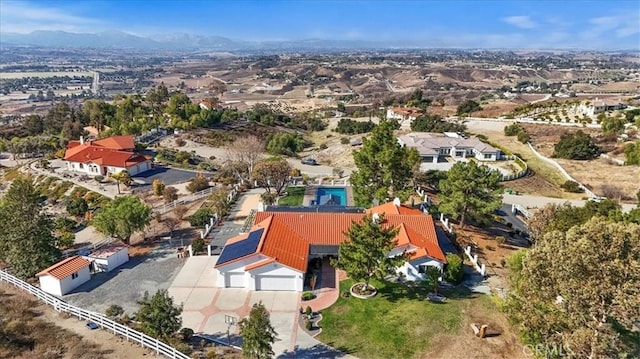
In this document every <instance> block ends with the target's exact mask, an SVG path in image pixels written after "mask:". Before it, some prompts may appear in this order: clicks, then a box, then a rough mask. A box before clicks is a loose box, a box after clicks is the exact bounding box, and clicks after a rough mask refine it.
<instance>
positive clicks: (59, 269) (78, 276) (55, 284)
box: [36, 256, 91, 295]
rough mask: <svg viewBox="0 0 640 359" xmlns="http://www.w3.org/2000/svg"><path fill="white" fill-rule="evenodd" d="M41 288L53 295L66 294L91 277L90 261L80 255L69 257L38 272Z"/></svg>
mask: <svg viewBox="0 0 640 359" xmlns="http://www.w3.org/2000/svg"><path fill="white" fill-rule="evenodd" d="M36 277H38V279H39V280H40V289H42V290H43V291H45V292H47V293H50V294H53V295H65V294H67V293H69V292H70V291H72V290H73V289H75V288H76V287H78V286H79V285H81V284H83V283H85V282H87V281H88V280H89V279H91V273H90V271H89V261H88V260H86V259H84V258H82V257H80V256H74V257H69V258H67V259H65V260H63V261H60V262H58V263H56V264H54V265H52V266H51V267H49V268H47V269H45V270H43V271H42V272H40V273H38V274H36Z"/></svg>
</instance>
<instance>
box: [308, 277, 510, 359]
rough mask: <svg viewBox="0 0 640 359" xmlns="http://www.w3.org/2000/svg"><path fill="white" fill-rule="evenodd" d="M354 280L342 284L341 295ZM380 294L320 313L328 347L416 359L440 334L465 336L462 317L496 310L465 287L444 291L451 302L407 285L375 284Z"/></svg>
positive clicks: (341, 301) (342, 300) (357, 353)
mask: <svg viewBox="0 0 640 359" xmlns="http://www.w3.org/2000/svg"><path fill="white" fill-rule="evenodd" d="M352 284H353V281H352V280H345V281H343V282H342V283H340V291H341V293H342V292H344V291H348V290H349V288H350V287H351V285H352ZM372 284H373V285H374V286H375V287H376V288H377V289H378V295H377V296H375V297H374V298H372V299H366V300H363V299H358V298H353V297H349V298H342V297H340V298H339V299H338V301H337V302H336V303H335V304H334V305H333V306H331V307H330V308H328V309H325V310H324V311H322V315H323V319H322V321H321V322H320V326H321V327H322V333H321V334H320V336H319V337H318V339H320V340H321V341H323V342H324V343H327V344H329V345H331V346H333V347H335V348H338V349H340V350H344V351H346V352H348V353H350V354H353V355H355V356H357V357H359V358H412V357H420V355H421V354H422V353H424V352H426V351H430V350H433V349H434V348H431V347H430V346H429V344H430V341H431V339H433V338H434V337H436V336H437V335H445V336H456V335H460V334H461V333H462V332H463V330H464V329H463V326H464V325H463V324H464V318H463V313H465V312H468V311H471V310H473V311H476V310H480V311H483V310H486V309H489V310H491V311H497V310H498V309H497V308H496V306H495V304H493V302H492V301H491V299H490V298H489V297H488V296H484V295H476V294H472V293H470V292H469V291H468V290H466V289H456V290H452V291H444V292H442V291H441V292H442V294H443V295H445V296H446V297H447V302H446V303H443V304H436V303H431V302H429V301H427V300H425V299H424V298H425V296H426V294H427V293H428V290H426V289H424V288H415V289H414V288H409V287H407V286H406V285H403V284H396V283H386V282H385V283H382V282H378V281H372Z"/></svg>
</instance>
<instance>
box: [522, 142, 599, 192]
mask: <svg viewBox="0 0 640 359" xmlns="http://www.w3.org/2000/svg"><path fill="white" fill-rule="evenodd" d="M528 145H529V148H530V149H531V151H532V152H533V153H534V154H535V155H536V156H538V158H540V159H541V160H543V161H545V162H547V163H549V164H551V165H553V166H554V167H556V168H557V169H558V170H559V171H560V173H562V174H563V175H564V176H565V177H566V178H567V179H568V180H569V181H573V182H576V183H577V184H578V186H580V188H582V189H584V192H585V193H586V194H587V195H588V196H589V197H597V196H596V195H595V193H593V192H591V190H590V189H588V188H587V187H585V186H584V185H583V184H582V183H580V182H578V181H576V180H575V179H574V178H573V177H571V176H570V175H569V174H568V173H567V171H565V170H564V168H562V166H560V164H559V163H558V162H556V161H554V160H552V159H551V158H547V157H545V156H543V155H542V154H540V153H539V152H538V151H536V149H535V148H533V146H531V143H528Z"/></svg>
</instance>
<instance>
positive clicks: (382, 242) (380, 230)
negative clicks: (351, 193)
mask: <svg viewBox="0 0 640 359" xmlns="http://www.w3.org/2000/svg"><path fill="white" fill-rule="evenodd" d="M397 234H398V228H392V227H388V226H385V225H384V214H382V215H380V216H379V217H378V218H377V219H375V220H374V218H373V217H372V216H365V217H364V219H363V220H362V222H354V223H353V224H352V225H351V228H349V231H348V232H347V233H346V235H347V236H348V237H349V240H347V241H344V242H342V244H340V248H338V260H337V261H336V260H332V261H331V265H332V266H334V267H337V268H340V269H343V270H344V271H345V272H347V274H348V275H349V277H351V278H352V279H354V280H356V281H364V283H365V286H364V288H365V289H366V288H369V281H370V280H371V277H374V276H377V277H378V278H382V277H384V276H385V275H388V274H390V273H394V272H395V270H396V268H398V267H399V266H400V265H401V264H402V263H403V262H404V261H405V260H406V258H405V256H404V255H399V256H396V257H391V258H390V257H389V252H391V250H392V249H394V248H395V246H396V243H395V240H394V238H395V237H396V235H397Z"/></svg>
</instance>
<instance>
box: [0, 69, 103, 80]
mask: <svg viewBox="0 0 640 359" xmlns="http://www.w3.org/2000/svg"><path fill="white" fill-rule="evenodd" d="M54 76H58V77H62V76H69V77H74V76H93V73H91V72H88V71H56V72H0V80H5V79H6V80H11V79H23V78H26V77H54Z"/></svg>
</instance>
